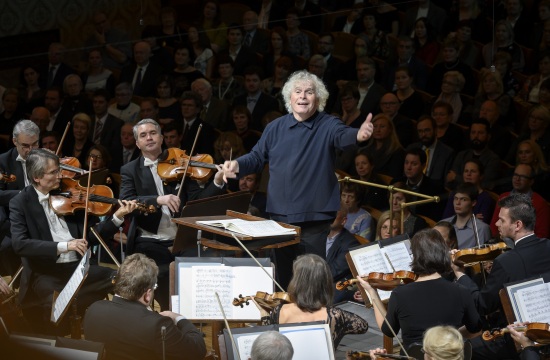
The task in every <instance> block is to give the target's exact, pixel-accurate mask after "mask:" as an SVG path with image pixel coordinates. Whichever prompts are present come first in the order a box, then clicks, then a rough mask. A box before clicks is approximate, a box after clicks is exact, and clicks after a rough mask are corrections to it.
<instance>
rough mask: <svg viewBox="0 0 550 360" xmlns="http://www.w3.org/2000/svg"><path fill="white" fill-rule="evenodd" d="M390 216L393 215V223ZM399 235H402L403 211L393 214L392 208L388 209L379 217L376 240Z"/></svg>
mask: <svg viewBox="0 0 550 360" xmlns="http://www.w3.org/2000/svg"><path fill="white" fill-rule="evenodd" d="M390 216H391V217H392V221H391V225H390ZM397 235H401V212H397V213H393V214H392V212H391V210H386V211H384V212H383V213H382V214H381V215H380V218H378V223H377V225H376V239H375V240H376V241H379V240H386V239H390V238H393V237H396V236H397Z"/></svg>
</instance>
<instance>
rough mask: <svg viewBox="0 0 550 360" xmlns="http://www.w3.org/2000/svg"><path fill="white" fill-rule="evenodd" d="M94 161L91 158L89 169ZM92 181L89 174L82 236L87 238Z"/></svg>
mask: <svg viewBox="0 0 550 360" xmlns="http://www.w3.org/2000/svg"><path fill="white" fill-rule="evenodd" d="M92 161H93V159H92V158H90V164H89V167H88V169H91V168H92ZM91 182H92V176H91V174H89V175H88V185H87V186H86V203H85V205H86V207H85V211H84V231H83V232H82V238H83V239H84V240H86V229H87V228H88V205H89V203H90V184H91Z"/></svg>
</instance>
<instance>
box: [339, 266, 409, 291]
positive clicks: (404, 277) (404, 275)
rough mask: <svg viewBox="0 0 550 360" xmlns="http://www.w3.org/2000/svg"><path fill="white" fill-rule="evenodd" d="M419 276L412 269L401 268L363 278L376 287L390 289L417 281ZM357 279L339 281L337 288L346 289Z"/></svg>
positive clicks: (373, 273)
mask: <svg viewBox="0 0 550 360" xmlns="http://www.w3.org/2000/svg"><path fill="white" fill-rule="evenodd" d="M417 277H418V276H417V275H416V274H415V273H413V272H412V271H407V270H399V271H395V272H393V273H380V272H372V273H370V274H368V275H367V276H365V277H361V278H362V279H363V280H365V281H366V282H368V283H369V284H370V286H372V287H373V288H375V289H380V290H385V291H390V290H393V289H395V288H396V287H398V286H400V285H405V284H408V283H411V282H414V281H416V279H417ZM357 281H358V280H357V279H349V280H344V281H339V282H337V283H336V289H337V290H344V289H345V288H347V287H349V286H352V285H353V284H355V283H357Z"/></svg>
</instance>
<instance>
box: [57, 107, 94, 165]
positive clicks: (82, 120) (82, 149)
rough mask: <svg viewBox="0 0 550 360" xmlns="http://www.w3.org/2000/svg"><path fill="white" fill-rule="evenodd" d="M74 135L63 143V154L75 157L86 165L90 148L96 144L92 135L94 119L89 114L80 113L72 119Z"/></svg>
mask: <svg viewBox="0 0 550 360" xmlns="http://www.w3.org/2000/svg"><path fill="white" fill-rule="evenodd" d="M72 129H73V134H72V135H73V136H72V139H69V140H67V141H65V142H64V143H63V155H65V156H69V157H75V158H77V159H78V161H80V164H81V165H82V166H84V165H85V164H86V163H87V158H86V157H87V156H88V152H89V151H90V148H91V147H92V146H94V143H93V141H92V140H90V137H91V135H90V134H91V131H92V119H90V117H89V116H88V115H87V114H84V113H78V114H76V115H75V116H74V117H73V119H72Z"/></svg>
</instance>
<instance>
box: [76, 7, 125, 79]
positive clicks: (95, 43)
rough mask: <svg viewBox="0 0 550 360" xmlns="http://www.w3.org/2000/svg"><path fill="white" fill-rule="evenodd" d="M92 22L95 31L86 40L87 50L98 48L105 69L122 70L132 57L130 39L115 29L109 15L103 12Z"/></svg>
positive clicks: (94, 17)
mask: <svg viewBox="0 0 550 360" xmlns="http://www.w3.org/2000/svg"><path fill="white" fill-rule="evenodd" d="M92 20H93V23H94V31H93V34H92V35H91V36H90V37H89V38H88V40H86V42H85V44H84V46H85V48H88V49H89V48H92V47H97V48H98V49H99V50H100V51H101V57H102V59H103V64H104V65H105V67H107V68H115V69H122V67H123V66H124V65H126V64H127V63H128V59H130V57H131V56H132V47H131V45H130V44H131V43H132V42H131V41H130V37H129V36H128V34H126V33H125V32H124V31H122V30H119V29H116V28H113V27H112V26H111V22H110V20H109V19H108V18H107V14H106V13H104V12H102V11H98V12H96V13H95V14H94V15H93V17H92ZM86 60H87V59H86Z"/></svg>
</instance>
